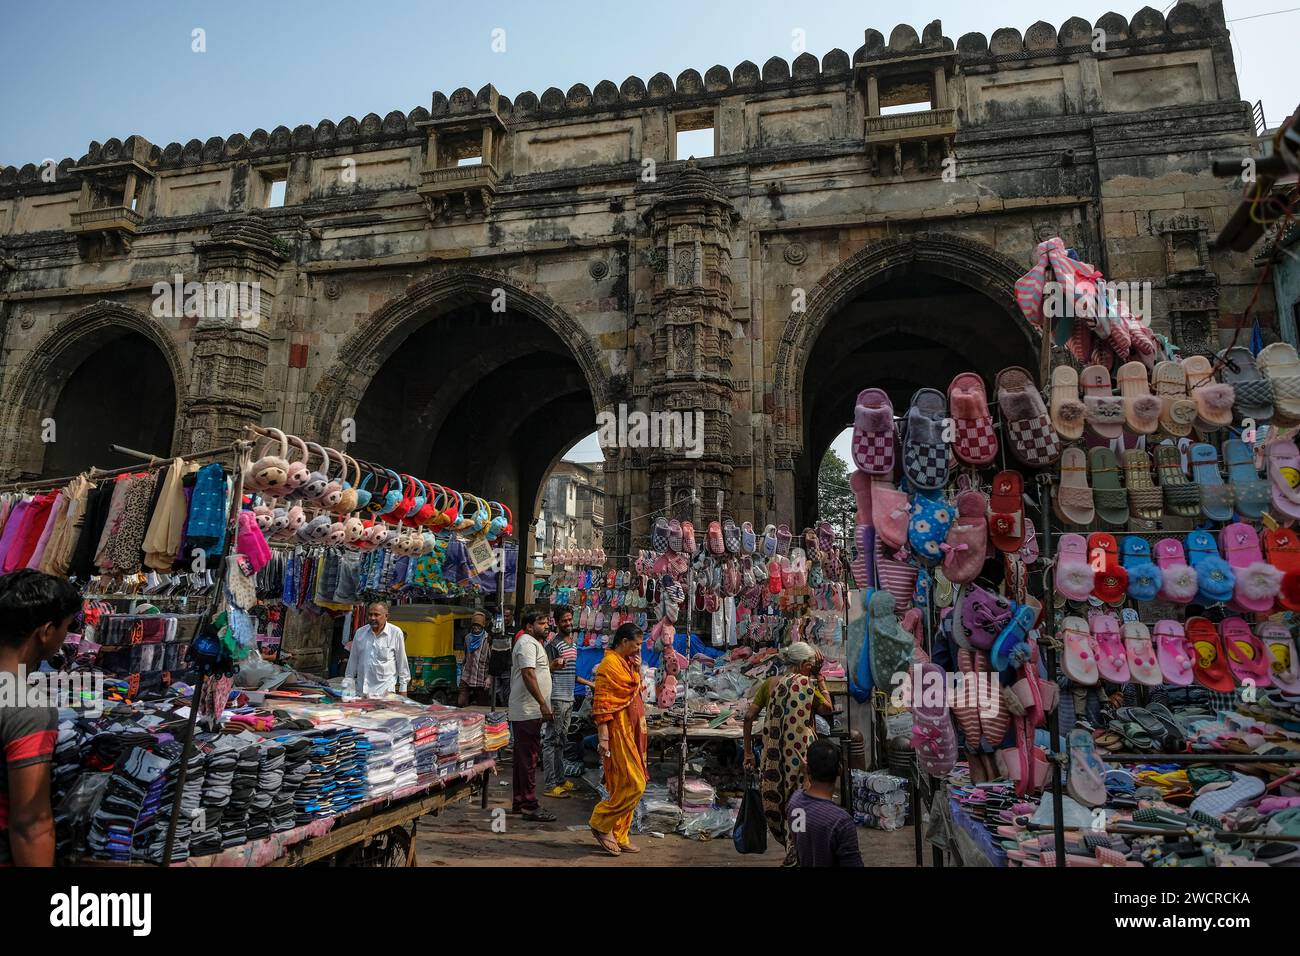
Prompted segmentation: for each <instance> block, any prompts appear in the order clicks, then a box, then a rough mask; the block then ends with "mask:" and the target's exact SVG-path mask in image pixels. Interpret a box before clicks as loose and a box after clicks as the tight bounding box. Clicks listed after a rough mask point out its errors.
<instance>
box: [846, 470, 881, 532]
mask: <svg viewBox="0 0 1300 956" xmlns="http://www.w3.org/2000/svg"><path fill="white" fill-rule="evenodd" d="M889 480H890V479H888V478H872V477H871V476H870V475H868V474H867V473H866V472H865V471H858V469H856V468H855V469H853V472H852V473H851V474H850V475H849V487H850V488H851V489H852V490H853V503H854V504H855V505H856V506H857V511H858V513H857V517H856V519H855V522H854V523H855V524H873V523H874V520H873V516H872V511H871V485H872V484H873V483H874V482H876V481H889Z"/></svg>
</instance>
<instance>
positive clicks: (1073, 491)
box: [1053, 366, 1097, 527]
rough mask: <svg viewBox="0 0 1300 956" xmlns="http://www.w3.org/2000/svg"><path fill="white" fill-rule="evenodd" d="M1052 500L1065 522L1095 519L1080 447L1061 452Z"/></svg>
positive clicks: (1086, 522)
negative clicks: (1059, 470)
mask: <svg viewBox="0 0 1300 956" xmlns="http://www.w3.org/2000/svg"><path fill="white" fill-rule="evenodd" d="M1064 367H1065V366H1061V368H1064ZM1053 502H1054V504H1055V506H1056V513H1057V515H1058V516H1059V517H1060V518H1061V520H1062V521H1064V522H1065V523H1066V524H1073V525H1079V526H1081V527H1086V526H1087V525H1090V524H1092V522H1093V521H1094V520H1095V519H1096V517H1097V511H1096V508H1095V507H1094V505H1093V502H1092V488H1091V487H1089V485H1088V456H1087V454H1086V453H1085V452H1084V450H1083V449H1082V448H1077V447H1074V446H1071V447H1069V448H1067V449H1065V451H1063V452H1061V484H1060V487H1059V488H1058V489H1057V493H1056V497H1055V498H1054V499H1053Z"/></svg>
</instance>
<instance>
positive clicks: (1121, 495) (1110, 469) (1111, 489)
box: [1088, 448, 1128, 528]
mask: <svg viewBox="0 0 1300 956" xmlns="http://www.w3.org/2000/svg"><path fill="white" fill-rule="evenodd" d="M1088 464H1089V466H1090V467H1091V471H1092V500H1093V503H1094V504H1095V506H1096V508H1097V514H1098V515H1099V516H1100V517H1101V520H1102V521H1104V522H1105V523H1106V524H1108V525H1112V526H1114V527H1117V528H1123V527H1124V526H1125V525H1127V524H1128V493H1127V492H1125V491H1124V489H1123V488H1122V487H1121V486H1120V483H1119V462H1118V461H1117V460H1116V458H1115V453H1114V452H1113V451H1111V450H1110V449H1109V448H1093V449H1090V450H1089V452H1088Z"/></svg>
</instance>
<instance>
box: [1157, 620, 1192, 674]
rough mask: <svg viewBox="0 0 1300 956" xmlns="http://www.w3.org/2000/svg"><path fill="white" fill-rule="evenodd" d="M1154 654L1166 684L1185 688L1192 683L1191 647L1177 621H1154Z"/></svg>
mask: <svg viewBox="0 0 1300 956" xmlns="http://www.w3.org/2000/svg"><path fill="white" fill-rule="evenodd" d="M1156 654H1157V656H1158V658H1159V660H1160V673H1161V674H1163V675H1164V679H1165V682H1166V683H1169V684H1176V685H1178V686H1179V687H1186V686H1187V685H1188V684H1190V683H1191V682H1192V678H1193V674H1192V645H1190V644H1188V643H1187V635H1185V634H1184V633H1183V626H1182V625H1181V624H1179V623H1178V622H1177V621H1171V620H1169V619H1168V618H1165V619H1164V620H1162V621H1156Z"/></svg>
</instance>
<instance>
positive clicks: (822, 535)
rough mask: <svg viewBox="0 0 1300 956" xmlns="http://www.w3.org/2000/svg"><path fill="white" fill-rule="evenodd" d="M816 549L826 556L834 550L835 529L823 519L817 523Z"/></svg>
mask: <svg viewBox="0 0 1300 956" xmlns="http://www.w3.org/2000/svg"><path fill="white" fill-rule="evenodd" d="M817 548H818V550H820V551H821V552H822V554H827V555H829V554H830V553H831V552H832V551H834V550H835V529H834V528H833V527H831V523H830V522H829V521H827V520H826V519H825V518H823V519H822V520H821V521H818V522H817Z"/></svg>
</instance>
